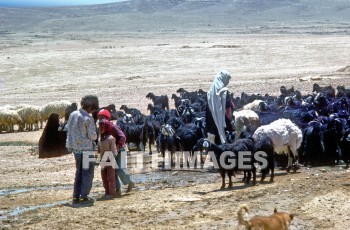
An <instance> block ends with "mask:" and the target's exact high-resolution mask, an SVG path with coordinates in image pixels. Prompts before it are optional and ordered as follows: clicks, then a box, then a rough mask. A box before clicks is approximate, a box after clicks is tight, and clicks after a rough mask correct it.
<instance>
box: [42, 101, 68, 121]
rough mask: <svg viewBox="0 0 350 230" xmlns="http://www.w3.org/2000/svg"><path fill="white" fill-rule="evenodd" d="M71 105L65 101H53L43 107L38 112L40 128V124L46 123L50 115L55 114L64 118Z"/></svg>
mask: <svg viewBox="0 0 350 230" xmlns="http://www.w3.org/2000/svg"><path fill="white" fill-rule="evenodd" d="M71 104H72V103H71V102H70V101H67V100H61V101H54V102H50V103H48V104H46V105H44V106H43V107H42V109H41V111H40V114H41V118H42V120H41V126H42V122H43V121H46V120H47V119H48V118H49V116H50V115H51V114H52V113H57V114H58V115H59V116H60V117H64V114H65V111H66V109H67V108H68V106H70V105H71Z"/></svg>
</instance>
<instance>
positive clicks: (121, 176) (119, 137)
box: [97, 109, 135, 197]
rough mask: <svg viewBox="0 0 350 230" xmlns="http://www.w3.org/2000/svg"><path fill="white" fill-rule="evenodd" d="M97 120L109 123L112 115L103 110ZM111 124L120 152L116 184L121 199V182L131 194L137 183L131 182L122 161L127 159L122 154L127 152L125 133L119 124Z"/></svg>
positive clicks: (117, 158) (111, 132) (117, 157)
mask: <svg viewBox="0 0 350 230" xmlns="http://www.w3.org/2000/svg"><path fill="white" fill-rule="evenodd" d="M97 118H98V120H99V121H103V120H108V121H109V120H110V118H111V114H110V113H109V111H108V110H106V109H102V110H100V112H99V113H98V114H97ZM109 122H110V123H111V124H112V127H111V130H110V134H111V135H112V136H113V137H114V138H115V142H116V147H117V150H118V154H117V156H116V161H117V164H118V167H117V169H116V172H115V184H116V190H117V194H116V197H120V196H121V194H122V190H121V186H122V185H121V182H122V183H123V184H124V185H128V188H127V190H126V192H130V191H131V190H132V189H133V188H134V186H135V183H134V182H133V181H132V180H131V176H130V174H129V173H128V172H127V171H126V170H125V168H124V167H123V165H122V160H124V157H126V156H124V155H123V154H122V152H126V151H125V146H126V145H125V141H126V137H125V134H124V133H123V131H122V130H121V128H120V127H119V126H118V125H117V124H113V122H111V121H109ZM120 181H121V182H120Z"/></svg>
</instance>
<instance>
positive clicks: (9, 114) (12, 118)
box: [0, 107, 22, 132]
mask: <svg viewBox="0 0 350 230" xmlns="http://www.w3.org/2000/svg"><path fill="white" fill-rule="evenodd" d="M21 123H22V119H21V117H20V116H19V115H18V113H17V111H15V110H10V109H6V108H3V107H2V108H0V127H1V131H2V130H6V131H7V132H13V131H14V126H15V125H20V124H21Z"/></svg>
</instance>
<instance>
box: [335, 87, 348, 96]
mask: <svg viewBox="0 0 350 230" xmlns="http://www.w3.org/2000/svg"><path fill="white" fill-rule="evenodd" d="M337 91H338V92H337V97H347V98H350V89H346V88H345V86H343V85H342V86H338V87H337Z"/></svg>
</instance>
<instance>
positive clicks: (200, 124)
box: [110, 84, 350, 187]
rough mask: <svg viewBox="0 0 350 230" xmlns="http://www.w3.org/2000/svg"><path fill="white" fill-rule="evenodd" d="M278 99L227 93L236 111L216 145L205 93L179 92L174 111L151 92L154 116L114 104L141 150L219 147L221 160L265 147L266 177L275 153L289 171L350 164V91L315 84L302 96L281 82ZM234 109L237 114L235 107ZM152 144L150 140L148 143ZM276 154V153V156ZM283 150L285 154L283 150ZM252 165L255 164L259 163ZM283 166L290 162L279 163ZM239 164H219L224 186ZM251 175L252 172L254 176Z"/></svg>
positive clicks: (129, 137)
mask: <svg viewBox="0 0 350 230" xmlns="http://www.w3.org/2000/svg"><path fill="white" fill-rule="evenodd" d="M280 92H281V94H280V95H279V96H278V97H274V96H269V95H267V94H266V95H260V94H256V95H255V94H253V95H247V94H245V93H242V94H241V96H240V97H233V95H232V94H228V98H227V103H228V106H227V107H228V108H231V109H232V110H231V112H229V113H228V114H227V116H228V117H229V118H230V120H231V124H232V127H228V130H227V132H226V138H227V140H226V144H223V145H216V144H215V143H214V141H213V140H212V139H211V141H210V140H209V139H210V138H211V135H210V134H209V133H208V132H207V130H206V128H207V127H206V112H205V111H206V107H207V102H206V95H207V94H206V92H204V91H203V90H199V91H195V92H188V91H186V90H184V89H183V88H180V89H179V90H177V93H179V94H180V95H179V96H178V95H176V94H172V97H171V99H173V100H174V103H175V109H171V110H169V109H168V108H169V99H168V97H167V96H166V95H163V96H156V95H154V94H152V93H149V94H148V95H147V96H146V97H147V98H149V99H151V100H152V102H153V104H149V105H148V107H147V108H148V110H149V111H150V115H148V116H146V115H143V114H142V113H141V112H140V110H138V109H136V108H128V107H127V106H125V105H122V106H121V108H120V109H121V110H123V111H124V112H120V111H116V110H115V109H112V108H110V111H111V113H112V114H114V117H115V118H116V119H117V124H118V125H119V126H120V127H121V128H122V130H123V131H124V133H125V135H126V137H127V142H128V143H131V142H132V143H135V144H136V145H137V146H139V149H140V150H144V148H145V146H146V144H148V146H149V152H150V153H152V145H156V147H157V150H158V152H161V154H162V156H164V153H165V151H168V152H170V153H171V159H172V158H173V157H172V153H174V152H175V151H185V152H192V153H194V151H195V150H206V151H209V150H211V151H214V153H215V156H216V157H217V158H218V160H217V162H219V157H220V155H221V153H223V152H224V151H232V152H234V153H235V154H239V152H241V151H251V152H252V154H253V153H255V152H256V151H264V152H265V153H267V156H266V158H267V162H268V167H267V168H265V169H264V170H262V174H263V175H262V178H261V179H262V180H264V178H265V176H266V174H267V173H268V172H269V171H271V179H270V180H271V181H273V171H274V165H275V160H277V158H275V156H278V158H279V159H283V157H282V158H281V157H280V156H283V155H284V156H285V155H287V156H288V164H287V166H286V168H287V171H289V170H290V169H291V168H293V169H294V171H296V170H297V168H298V165H299V161H300V162H302V163H304V164H305V165H311V166H317V165H334V164H336V163H339V161H340V160H343V161H344V162H345V163H346V164H347V167H348V166H349V162H350V118H349V113H350V100H349V99H350V90H348V89H345V87H344V86H339V87H337V89H334V88H333V87H331V86H327V87H320V86H319V85H318V84H314V86H313V90H312V93H310V94H308V95H302V94H301V93H300V91H298V90H294V88H293V87H292V88H290V89H287V88H286V87H284V86H282V87H281V88H280ZM233 110H234V111H235V112H232V111H233ZM147 142H148V143H147ZM276 153H277V155H276ZM283 153H284V154H283ZM251 163H252V164H254V163H256V162H254V161H252V162H251ZM278 163H279V164H280V165H283V164H284V163H285V162H281V161H280V162H278ZM235 170H237V168H232V169H231V170H226V169H224V168H223V167H221V165H220V164H219V171H220V174H221V176H222V178H223V184H222V187H225V183H224V180H225V173H227V174H228V176H229V179H230V184H229V185H232V182H231V176H232V175H233V174H234V172H235ZM251 173H252V174H251ZM255 174H256V172H255V167H252V170H247V177H245V180H246V182H249V180H250V179H251V175H253V183H255V179H256V175H255Z"/></svg>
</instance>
